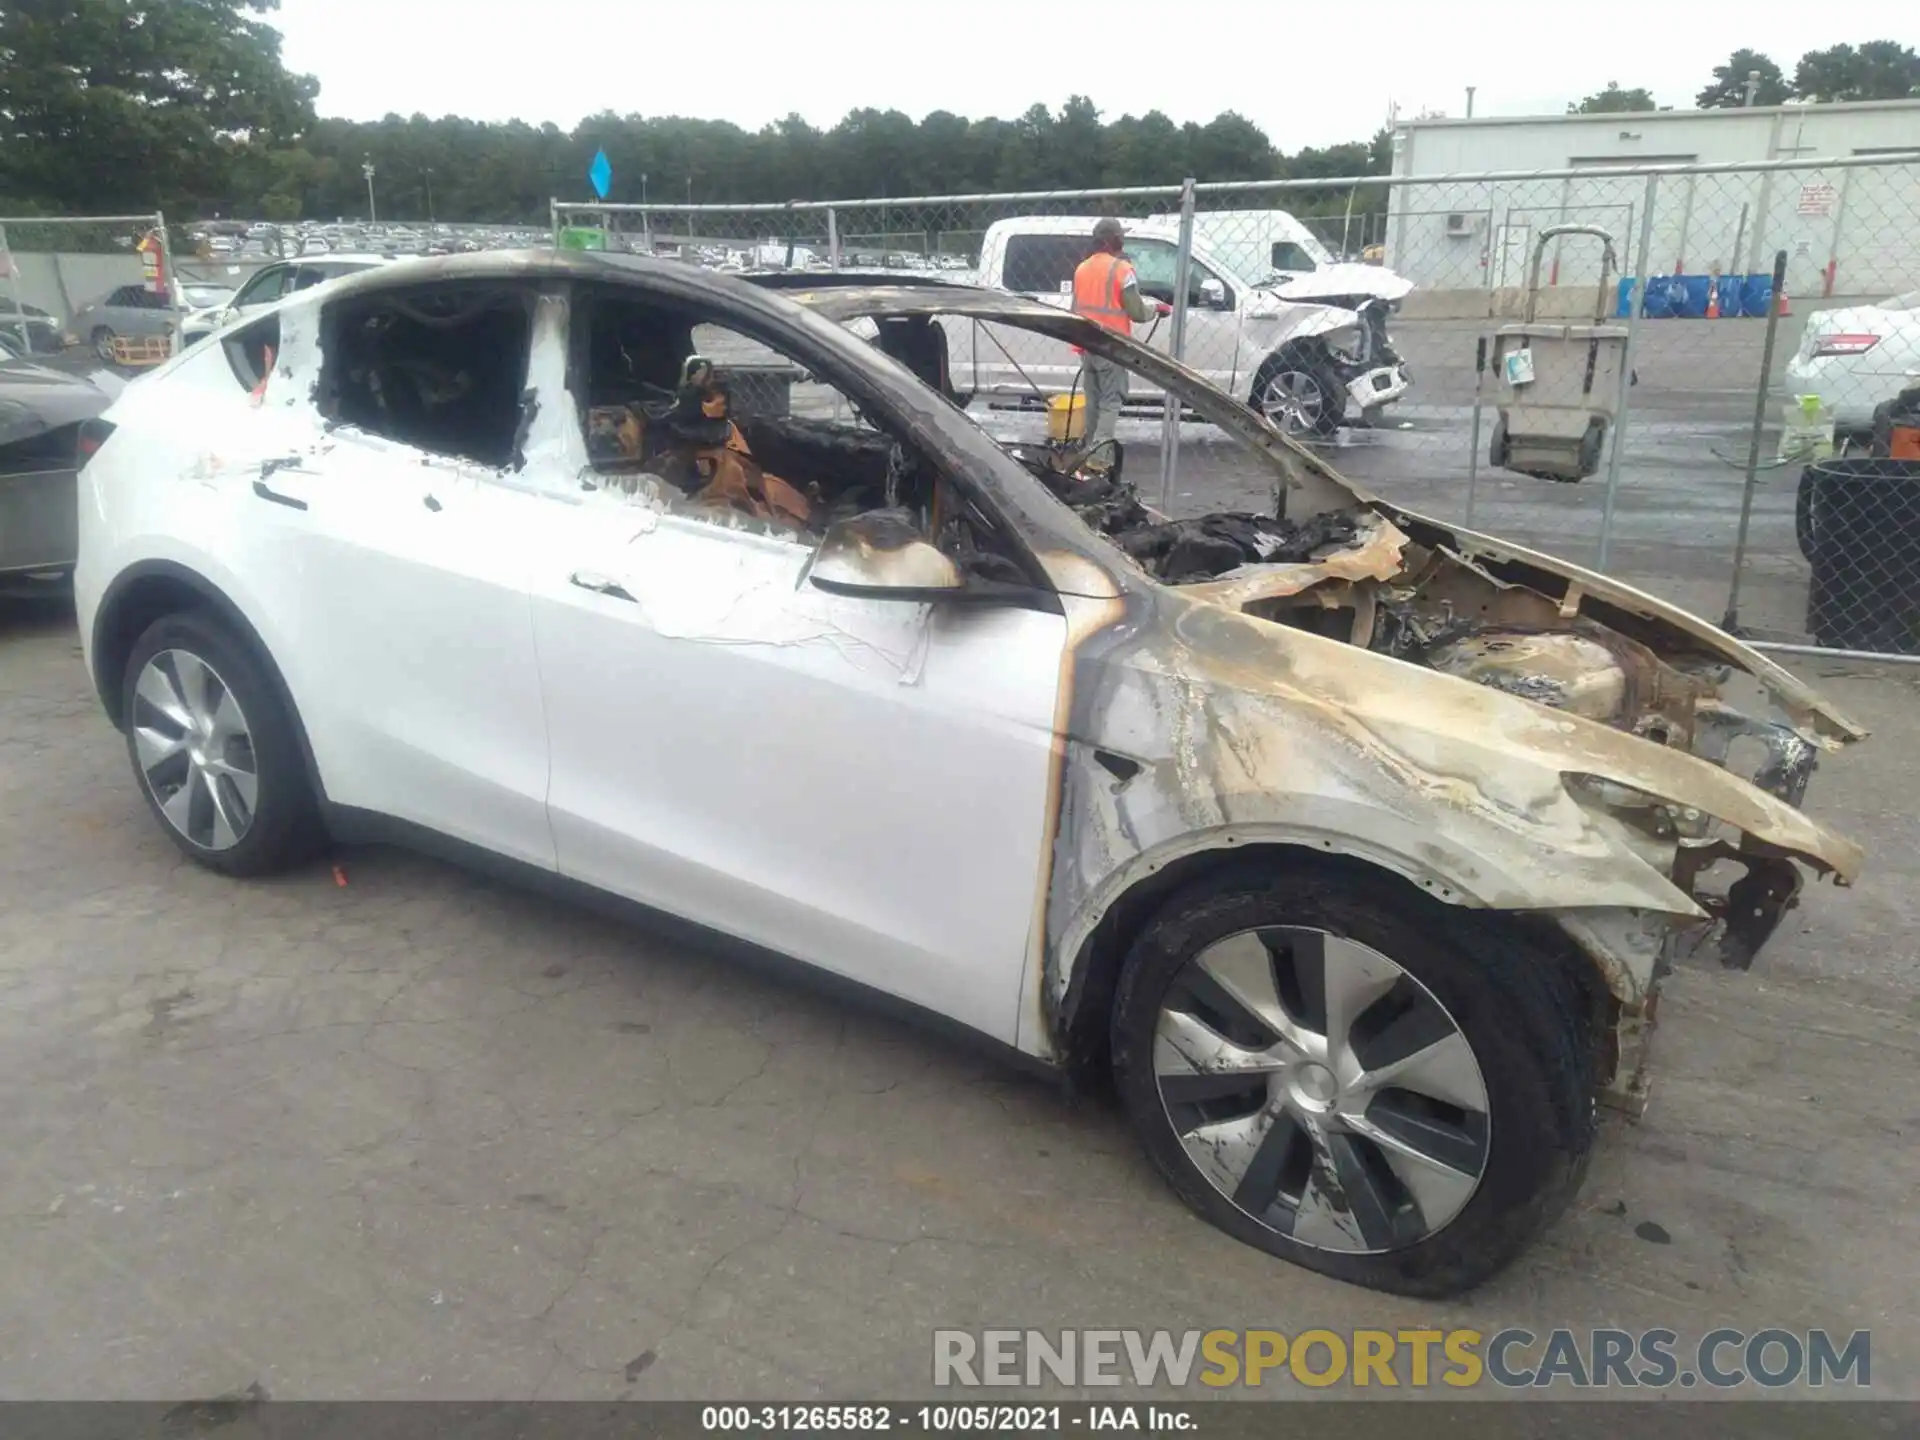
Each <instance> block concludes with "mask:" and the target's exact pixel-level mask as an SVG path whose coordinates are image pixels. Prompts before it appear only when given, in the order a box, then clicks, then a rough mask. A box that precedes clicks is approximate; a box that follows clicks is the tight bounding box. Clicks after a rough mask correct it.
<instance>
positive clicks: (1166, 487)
mask: <svg viewBox="0 0 1920 1440" xmlns="http://www.w3.org/2000/svg"><path fill="white" fill-rule="evenodd" d="M1193 186H1194V181H1193V177H1192V176H1188V177H1187V179H1185V180H1184V181H1182V182H1181V184H1180V238H1179V241H1178V242H1177V245H1176V247H1175V250H1174V259H1173V329H1172V331H1171V333H1170V334H1169V335H1168V338H1167V348H1168V350H1169V352H1170V353H1171V354H1172V355H1173V358H1174V359H1176V360H1181V359H1184V358H1185V357H1186V349H1187V282H1188V277H1189V276H1190V275H1191V274H1192V273H1193V203H1194V190H1193ZM1160 405H1161V411H1160V508H1161V510H1162V511H1164V510H1166V508H1167V507H1168V505H1170V504H1171V503H1172V502H1173V481H1174V477H1175V476H1176V475H1177V474H1178V473H1179V470H1180V402H1179V401H1178V400H1176V399H1175V398H1174V397H1173V396H1172V395H1168V396H1166V397H1165V398H1164V399H1163V400H1162V401H1161V402H1160Z"/></svg>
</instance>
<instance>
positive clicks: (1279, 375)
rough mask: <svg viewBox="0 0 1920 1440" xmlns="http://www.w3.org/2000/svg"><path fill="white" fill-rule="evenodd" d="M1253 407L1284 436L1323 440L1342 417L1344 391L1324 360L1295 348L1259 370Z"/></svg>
mask: <svg viewBox="0 0 1920 1440" xmlns="http://www.w3.org/2000/svg"><path fill="white" fill-rule="evenodd" d="M1253 407H1254V409H1256V410H1258V411H1259V412H1260V413H1261V414H1262V415H1264V416H1266V417H1267V419H1269V420H1271V421H1272V422H1273V423H1274V424H1275V425H1277V426H1279V427H1280V429H1281V430H1282V431H1284V432H1285V433H1286V434H1288V435H1292V436H1294V437H1295V438H1297V439H1303V440H1305V439H1314V438H1321V439H1324V438H1325V437H1327V436H1329V435H1331V434H1333V432H1334V431H1335V430H1336V429H1338V428H1339V425H1340V422H1341V420H1343V419H1344V418H1346V408H1347V402H1346V391H1345V389H1344V388H1343V387H1342V386H1341V384H1340V380H1339V377H1338V376H1336V375H1335V374H1334V373H1333V371H1332V369H1331V367H1329V366H1328V365H1327V363H1326V361H1325V360H1324V358H1322V357H1320V356H1316V355H1314V354H1313V353H1312V352H1311V350H1310V349H1308V348H1307V347H1305V346H1298V345H1296V346H1294V347H1293V348H1291V349H1289V350H1286V351H1283V352H1282V353H1280V354H1278V355H1275V356H1273V357H1272V358H1271V359H1269V360H1268V361H1267V363H1266V364H1264V365H1262V366H1261V367H1260V373H1259V374H1258V375H1257V376H1255V377H1254V382H1253Z"/></svg>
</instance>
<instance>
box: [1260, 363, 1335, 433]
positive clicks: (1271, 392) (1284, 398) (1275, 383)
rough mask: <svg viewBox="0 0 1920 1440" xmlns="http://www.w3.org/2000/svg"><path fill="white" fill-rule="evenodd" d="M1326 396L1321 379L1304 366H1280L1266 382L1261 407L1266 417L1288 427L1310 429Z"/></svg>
mask: <svg viewBox="0 0 1920 1440" xmlns="http://www.w3.org/2000/svg"><path fill="white" fill-rule="evenodd" d="M1325 403H1326V397H1325V395H1323V394H1322V393H1321V390H1320V382H1319V381H1317V380H1315V379H1314V378H1313V376H1311V375H1309V374H1307V373H1306V372H1305V371H1304V370H1282V371H1281V372H1280V373H1279V374H1278V375H1275V376H1274V377H1273V379H1271V380H1269V381H1268V382H1267V393H1266V403H1265V406H1264V407H1263V408H1264V409H1265V411H1266V416H1267V418H1268V419H1269V420H1273V421H1276V422H1278V423H1279V425H1280V426H1281V428H1283V429H1285V430H1289V431H1305V430H1311V429H1312V428H1313V427H1314V425H1315V423H1316V422H1317V421H1318V420H1319V419H1320V410H1321V407H1322V406H1323V405H1324V404H1325Z"/></svg>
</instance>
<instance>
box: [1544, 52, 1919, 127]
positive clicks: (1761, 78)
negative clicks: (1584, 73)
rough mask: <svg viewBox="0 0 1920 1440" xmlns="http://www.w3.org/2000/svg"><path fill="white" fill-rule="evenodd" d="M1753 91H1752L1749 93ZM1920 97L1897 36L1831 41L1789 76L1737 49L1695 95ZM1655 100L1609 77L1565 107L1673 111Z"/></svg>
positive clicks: (1746, 99) (1700, 100)
mask: <svg viewBox="0 0 1920 1440" xmlns="http://www.w3.org/2000/svg"><path fill="white" fill-rule="evenodd" d="M1749 92H1751V93H1749ZM1913 96H1920V54H1915V52H1914V50H1913V47H1912V46H1910V45H1902V44H1900V43H1899V42H1898V41H1894V40H1869V41H1868V42H1867V43H1866V44H1864V45H1858V46H1855V45H1829V46H1828V47H1827V48H1826V49H1825V50H1809V51H1807V53H1806V54H1804V55H1802V56H1801V57H1800V62H1799V63H1798V64H1797V65H1795V66H1794V67H1793V78H1792V79H1791V80H1789V79H1788V78H1787V74H1786V72H1785V71H1784V70H1782V69H1781V68H1780V66H1779V65H1778V64H1777V63H1776V62H1775V61H1773V60H1772V59H1770V58H1768V57H1767V56H1765V55H1763V54H1761V53H1760V52H1759V51H1758V50H1736V51H1734V52H1733V54H1732V55H1730V56H1728V57H1727V63H1726V64H1724V65H1716V66H1714V67H1713V80H1712V82H1711V83H1710V84H1708V85H1707V87H1706V88H1705V89H1703V90H1702V91H1701V92H1700V93H1699V94H1698V95H1696V96H1694V97H1693V103H1694V106H1695V108H1696V109H1700V110H1733V109H1738V108H1739V107H1740V106H1742V105H1748V104H1753V105H1784V104H1786V103H1787V102H1788V101H1789V100H1800V101H1805V102H1806V103H1808V104H1811V105H1823V104H1832V103H1834V102H1837V101H1847V100H1906V99H1909V98H1911V97H1913ZM1671 108H1672V107H1671V106H1659V105H1656V104H1655V103H1654V99H1653V92H1652V91H1651V90H1648V89H1645V88H1644V87H1639V86H1636V87H1634V88H1633V89H1626V88H1624V87H1622V86H1621V85H1620V84H1619V82H1618V81H1613V80H1609V81H1608V82H1607V87H1606V89H1604V90H1596V91H1595V92H1594V93H1593V94H1591V95H1589V96H1587V97H1586V99H1584V100H1581V101H1578V102H1577V103H1575V104H1572V105H1569V106H1567V113H1568V114H1569V115H1622V114H1629V113H1631V112H1633V111H1636V110H1656V109H1671Z"/></svg>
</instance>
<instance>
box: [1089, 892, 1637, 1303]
mask: <svg viewBox="0 0 1920 1440" xmlns="http://www.w3.org/2000/svg"><path fill="white" fill-rule="evenodd" d="M1598 1014H1599V1010H1598V1006H1597V1004H1596V992H1595V989H1594V981H1593V977H1592V969H1591V966H1590V965H1588V963H1587V962H1586V961H1585V960H1584V959H1583V958H1582V957H1580V956H1579V955H1578V954H1577V953H1574V952H1572V951H1571V949H1570V948H1569V947H1566V946H1564V945H1560V944H1557V943H1555V942H1554V940H1553V939H1552V938H1551V937H1550V936H1549V934H1548V933H1547V932H1539V933H1537V934H1536V933H1535V932H1532V931H1529V930H1527V929H1524V928H1523V927H1521V926H1520V925H1519V924H1518V923H1517V922H1512V921H1509V920H1506V919H1504V918H1503V917H1499V916H1488V915H1486V914H1484V913H1478V912H1473V911H1468V910H1463V909H1460V908H1459V907H1455V906H1450V905H1444V904H1441V903H1439V902H1437V901H1434V900H1432V899H1430V898H1429V897H1428V896H1426V895H1424V894H1422V893H1420V892H1418V891H1416V890H1414V889H1413V887H1412V886H1410V885H1408V884H1407V883H1406V882H1404V881H1400V880H1398V879H1396V878H1394V877H1390V876H1385V875H1381V874H1378V873H1376V872H1370V871H1366V870H1364V869H1360V868H1357V867H1346V866H1336V865H1309V866H1304V867H1302V868H1299V869H1294V870H1288V871H1284V872H1277V871H1274V870H1272V869H1265V870H1253V869H1241V870H1235V871H1229V872H1225V873H1222V874H1219V875H1217V876H1215V877H1212V878H1209V879H1204V880H1202V881H1200V882H1198V883H1196V884H1194V885H1192V886H1189V887H1188V888H1187V889H1185V890H1183V891H1181V892H1180V893H1178V894H1176V895H1175V896H1174V898H1173V899H1172V901H1171V902H1170V903H1169V904H1168V905H1167V907H1166V908H1165V910H1163V911H1162V912H1161V914H1160V916H1159V917H1158V918H1157V919H1156V920H1155V921H1154V922H1153V923H1152V924H1150V925H1149V926H1148V927H1147V929H1146V930H1145V931H1143V932H1142V933H1141V935H1140V936H1139V938H1138V939H1137V940H1136V941H1135V943H1134V945H1133V948H1132V950H1131V952H1130V953H1129V955H1128V958H1127V961H1126V966H1125V969H1124V971H1123V973H1122V976H1121V982H1120V988H1119V993H1118V997H1117V999H1116V1002H1115V1009H1114V1015H1113V1055H1114V1067H1115V1074H1116V1079H1117V1081H1118V1086H1119V1090H1120V1093H1121V1095H1122V1097H1123V1098H1124V1100H1125V1103H1126V1105H1127V1108H1128V1110H1129V1112H1130V1114H1131V1116H1132V1119H1133V1122H1134V1125H1135V1128H1136V1129H1137V1130H1138V1131H1139V1133H1140V1135H1141V1138H1142V1140H1143V1142H1144V1143H1145V1145H1146V1148H1147V1150H1148V1152H1149V1154H1150V1155H1151V1156H1152V1157H1153V1159H1154V1161H1155V1162H1156V1164H1158V1166H1159V1167H1160V1169H1161V1170H1162V1171H1163V1172H1164V1173H1165V1174H1166V1176H1167V1178H1168V1179H1169V1180H1170V1181H1171V1182H1172V1184H1173V1187H1174V1189H1175V1190H1176V1191H1178V1192H1179V1194H1180V1196H1181V1197H1182V1198H1183V1199H1184V1200H1185V1201H1186V1202H1187V1204H1188V1205H1190V1206H1191V1207H1192V1208H1193V1209H1194V1210H1196V1211H1197V1212H1198V1213H1199V1214H1200V1215H1201V1216H1202V1217H1204V1218H1205V1219H1207V1220H1209V1221H1211V1222H1212V1223H1213V1224H1215V1225H1218V1226H1219V1227H1220V1228H1221V1229H1223V1230H1225V1231H1226V1232H1227V1233H1228V1234H1230V1235H1233V1236H1235V1237H1237V1238H1239V1239H1241V1240H1244V1241H1246V1242H1247V1243H1248V1244H1251V1245H1256V1246H1258V1247H1259V1248H1261V1249H1263V1250H1266V1251H1268V1252H1270V1253H1272V1254H1274V1255H1277V1256H1280V1257H1281V1258H1283V1259H1287V1260H1291V1261H1294V1262H1295V1263H1297V1264H1300V1265H1304V1266H1307V1267H1308V1268H1310V1269H1314V1270H1319V1271H1322V1272H1324V1273H1326V1274H1329V1275H1333V1276H1336V1277H1337V1278H1339V1279H1343V1280H1348V1281H1352V1282H1354V1283H1356V1284H1361V1285H1367V1286H1371V1287H1373V1288H1376V1289H1381V1290H1390V1291H1395V1292H1398V1293H1402V1294H1411V1295H1429V1296H1440V1295H1449V1294H1454V1293H1457V1292H1459V1291H1462V1290H1466V1289H1469V1288H1471V1287H1473V1286H1475V1285H1477V1284H1479V1283H1480V1282H1482V1281H1483V1280H1485V1279H1487V1278H1488V1277H1489V1276H1491V1275H1492V1274H1494V1273H1495V1272H1496V1271H1497V1270H1499V1269H1500V1268H1501V1267H1502V1266H1503V1265H1505V1264H1506V1263H1507V1262H1508V1261H1510V1260H1511V1259H1512V1258H1513V1257H1514V1256H1515V1255H1517V1254H1518V1253H1519V1252H1520V1251H1521V1250H1522V1249H1523V1248H1524V1247H1525V1246H1526V1245H1527V1243H1528V1242H1529V1241H1530V1240H1531V1239H1532V1238H1533V1237H1534V1235H1536V1234H1537V1233H1538V1232H1539V1231H1540V1230H1541V1229H1542V1228H1544V1227H1545V1226H1546V1225H1547V1224H1548V1223H1550V1222H1551V1221H1552V1220H1553V1218H1554V1217H1555V1216H1556V1215H1558V1214H1559V1212H1560V1210H1561V1209H1562V1208H1563V1206H1564V1205H1565V1203H1566V1201H1567V1200H1568V1199H1569V1198H1570V1197H1571V1195H1572V1194H1573V1192H1574V1191H1575V1190H1576V1189H1577V1188H1578V1186H1579V1182H1580V1178H1581V1176H1582V1175H1583V1173H1584V1172H1585V1167H1586V1162H1587V1157H1588V1154H1589V1150H1590V1147H1591V1144H1592V1141H1593V1135H1594V1124H1595V1108H1594V1107H1595V1094H1596V1074H1595V1053H1596V1042H1597V1034H1598V1025H1597V1020H1596V1017H1597V1015H1598Z"/></svg>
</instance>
